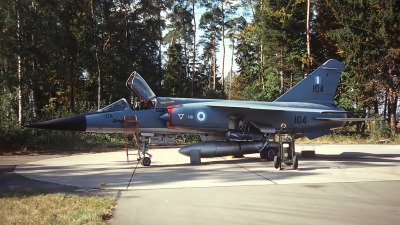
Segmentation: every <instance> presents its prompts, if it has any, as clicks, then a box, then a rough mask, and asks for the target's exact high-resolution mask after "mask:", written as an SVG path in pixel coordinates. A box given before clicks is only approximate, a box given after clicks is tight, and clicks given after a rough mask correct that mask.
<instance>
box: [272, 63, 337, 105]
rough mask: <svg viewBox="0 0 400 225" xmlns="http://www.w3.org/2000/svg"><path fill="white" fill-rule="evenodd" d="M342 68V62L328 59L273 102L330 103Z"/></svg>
mask: <svg viewBox="0 0 400 225" xmlns="http://www.w3.org/2000/svg"><path fill="white" fill-rule="evenodd" d="M343 69H344V63H342V62H339V61H337V60H335V59H330V60H328V61H326V62H325V63H324V64H323V65H321V66H320V67H318V68H317V69H316V70H315V71H314V72H312V73H311V74H309V75H308V76H307V77H306V78H304V79H303V80H302V81H300V82H299V83H298V84H296V85H295V86H294V87H292V88H291V89H290V90H289V91H287V92H286V93H284V94H283V95H282V96H280V97H279V98H277V99H276V100H275V102H313V103H321V104H332V103H333V96H334V95H335V92H336V88H337V85H338V83H339V79H340V76H341V75H342V71H343Z"/></svg>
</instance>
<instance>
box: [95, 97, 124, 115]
mask: <svg viewBox="0 0 400 225" xmlns="http://www.w3.org/2000/svg"><path fill="white" fill-rule="evenodd" d="M129 109H130V106H129V104H128V102H127V101H126V99H125V98H122V99H120V100H118V101H116V102H114V103H112V104H110V105H108V106H106V107H104V108H102V109H99V110H97V112H115V111H126V110H129Z"/></svg>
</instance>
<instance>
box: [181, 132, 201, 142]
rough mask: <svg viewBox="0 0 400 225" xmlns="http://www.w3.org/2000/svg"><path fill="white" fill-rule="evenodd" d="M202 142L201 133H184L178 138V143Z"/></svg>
mask: <svg viewBox="0 0 400 225" xmlns="http://www.w3.org/2000/svg"><path fill="white" fill-rule="evenodd" d="M198 142H201V138H200V136H199V135H188V134H185V135H182V136H181V137H178V138H177V139H176V143H177V144H194V143H198Z"/></svg>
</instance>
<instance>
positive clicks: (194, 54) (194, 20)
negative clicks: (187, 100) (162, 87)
mask: <svg viewBox="0 0 400 225" xmlns="http://www.w3.org/2000/svg"><path fill="white" fill-rule="evenodd" d="M192 6H193V9H192V10H193V24H194V31H193V59H192V60H193V65H192V95H191V96H192V98H193V97H194V76H195V70H196V14H195V13H194V7H195V2H194V1H193V2H192Z"/></svg>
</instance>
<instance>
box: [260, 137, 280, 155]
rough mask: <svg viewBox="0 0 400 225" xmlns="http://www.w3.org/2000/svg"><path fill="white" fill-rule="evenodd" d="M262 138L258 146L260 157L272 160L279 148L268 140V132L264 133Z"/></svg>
mask: <svg viewBox="0 0 400 225" xmlns="http://www.w3.org/2000/svg"><path fill="white" fill-rule="evenodd" d="M262 140H263V141H264V142H263V145H262V146H261V147H260V157H261V158H262V159H266V160H268V161H272V160H274V157H275V156H276V155H277V154H278V153H279V148H278V146H276V142H269V136H268V134H264V135H263V138H262Z"/></svg>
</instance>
